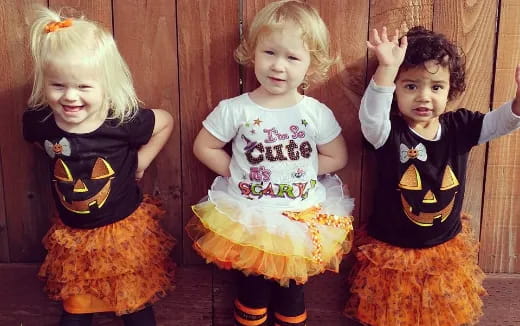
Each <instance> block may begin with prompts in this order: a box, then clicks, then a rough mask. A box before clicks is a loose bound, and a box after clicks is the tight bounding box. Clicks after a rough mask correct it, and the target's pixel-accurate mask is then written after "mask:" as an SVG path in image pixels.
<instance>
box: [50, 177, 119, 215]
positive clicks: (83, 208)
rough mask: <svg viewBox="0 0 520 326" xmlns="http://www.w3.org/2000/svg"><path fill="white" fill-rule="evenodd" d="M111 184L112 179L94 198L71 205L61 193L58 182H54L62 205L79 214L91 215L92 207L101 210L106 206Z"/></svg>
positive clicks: (77, 201) (73, 202) (74, 202)
mask: <svg viewBox="0 0 520 326" xmlns="http://www.w3.org/2000/svg"><path fill="white" fill-rule="evenodd" d="M111 183H112V179H109V180H108V181H107V183H106V184H105V185H104V186H103V188H101V190H100V191H99V192H98V193H97V194H95V195H94V196H92V197H90V198H87V199H85V200H76V201H72V202H70V203H69V202H68V201H67V200H66V199H65V196H64V195H63V193H62V192H61V191H60V188H59V187H58V183H57V182H56V181H54V188H55V189H56V193H57V194H58V198H59V199H60V202H61V204H62V205H63V207H65V208H66V209H67V210H69V211H71V212H74V213H77V214H89V213H90V208H91V207H95V206H97V207H98V208H101V207H102V206H103V205H104V204H105V202H106V200H107V198H108V195H109V194H110V186H111Z"/></svg>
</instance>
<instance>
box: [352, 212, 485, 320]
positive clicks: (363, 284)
mask: <svg viewBox="0 0 520 326" xmlns="http://www.w3.org/2000/svg"><path fill="white" fill-rule="evenodd" d="M356 247H357V248H355V249H354V250H355V253H356V258H357V264H356V265H355V266H354V269H353V271H352V274H351V276H350V283H351V289H350V291H351V297H350V298H349V300H348V301H347V305H346V307H345V315H346V316H348V317H350V318H353V319H356V320H358V321H360V322H362V323H363V324H366V325H372V326H389V325H392V326H455V325H472V324H474V323H476V322H477V321H478V319H479V318H480V316H481V315H482V300H481V296H483V295H485V294H486V290H485V289H484V288H483V287H482V281H483V279H484V273H483V272H482V270H481V269H480V267H479V266H478V265H477V253H478V243H477V242H476V241H475V240H474V238H473V236H472V234H471V230H470V228H469V223H468V222H467V221H466V220H465V219H464V220H463V230H462V232H461V233H459V234H458V235H457V236H456V237H455V238H453V239H451V240H449V241H447V242H446V243H443V244H441V245H438V246H435V247H431V248H424V249H410V248H400V247H395V246H392V245H389V244H387V243H384V242H381V241H378V240H375V239H373V238H371V237H369V236H367V235H366V234H362V235H361V236H359V237H358V236H357V235H356Z"/></svg>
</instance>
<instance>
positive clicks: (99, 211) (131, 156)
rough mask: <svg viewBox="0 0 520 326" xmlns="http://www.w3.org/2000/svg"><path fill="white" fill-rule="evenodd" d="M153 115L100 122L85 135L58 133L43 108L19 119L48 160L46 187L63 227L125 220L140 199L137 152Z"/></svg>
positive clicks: (150, 128)
mask: <svg viewBox="0 0 520 326" xmlns="http://www.w3.org/2000/svg"><path fill="white" fill-rule="evenodd" d="M154 124H155V116H154V113H153V111H151V110H146V109H139V111H138V113H137V115H136V116H135V118H134V119H132V120H131V121H129V122H126V123H124V124H120V125H118V124H117V121H115V120H106V121H105V122H104V123H103V124H102V125H101V126H100V127H99V128H98V129H96V130H95V131H92V132H89V133H85V134H74V133H68V132H65V131H63V130H61V129H60V128H59V127H58V126H57V125H56V122H55V120H54V117H53V116H52V111H51V110H50V109H49V108H45V109H42V110H28V111H26V112H25V113H24V115H23V134H24V138H25V139H26V140H27V141H29V142H33V143H34V142H36V143H39V144H40V145H41V146H42V147H43V148H44V149H45V152H46V153H47V154H48V156H49V157H50V165H49V168H50V175H51V180H50V181H51V187H52V193H53V196H54V200H55V203H56V207H57V209H58V212H59V215H60V218H61V220H62V221H63V223H65V224H66V225H68V226H71V227H75V228H96V227H100V226H103V225H107V224H110V223H113V222H116V221H119V220H121V219H123V218H125V217H126V216H128V215H130V214H131V213H132V212H133V211H134V210H135V209H136V208H137V207H138V206H139V204H140V202H141V200H142V194H141V191H140V189H139V187H138V185H137V183H136V181H135V171H136V168H137V151H138V149H139V147H140V146H141V145H144V144H146V143H147V142H148V140H149V139H150V137H151V135H152V132H153V128H154Z"/></svg>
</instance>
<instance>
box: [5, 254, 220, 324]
mask: <svg viewBox="0 0 520 326" xmlns="http://www.w3.org/2000/svg"><path fill="white" fill-rule="evenodd" d="M37 272H38V265H36V264H0V293H2V295H1V296H0V303H1V305H0V325H28V326H30V325H42V326H53V325H57V324H58V320H59V318H60V315H61V311H62V308H61V304H60V303H58V302H54V301H51V300H50V299H48V298H47V296H46V295H45V294H44V293H43V291H42V287H43V283H42V282H40V281H39V280H38V279H37V278H36V274H37ZM176 276H177V287H176V289H175V290H174V291H173V292H172V293H170V294H169V295H167V296H166V297H165V298H163V299H162V300H160V301H159V302H158V303H157V304H155V305H154V311H155V316H156V319H157V325H159V326H166V325H185V326H190V325H194V326H195V325H200V326H210V325H213V323H212V310H211V306H212V292H211V290H212V289H211V286H212V284H211V268H208V267H207V266H190V267H184V268H179V269H178V270H177V275H176ZM93 325H94V326H96V325H97V326H101V325H104V326H115V325H118V326H122V325H123V323H122V321H121V319H120V318H118V317H116V316H114V315H113V314H112V313H103V314H96V316H95V318H94V322H93Z"/></svg>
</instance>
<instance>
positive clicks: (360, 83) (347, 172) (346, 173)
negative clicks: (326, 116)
mask: <svg viewBox="0 0 520 326" xmlns="http://www.w3.org/2000/svg"><path fill="white" fill-rule="evenodd" d="M307 2H308V3H309V4H310V5H312V6H314V7H315V8H316V9H317V10H318V11H319V13H320V15H321V16H322V18H323V20H324V21H325V23H326V24H327V27H328V29H329V32H330V36H331V49H332V53H333V54H335V55H338V56H339V62H338V64H337V65H335V66H333V67H332V69H331V71H330V73H329V80H327V81H326V82H323V83H320V84H317V85H311V88H310V89H309V91H308V92H307V93H308V95H310V96H313V97H315V98H317V99H318V100H319V101H321V102H324V103H325V104H326V105H327V106H328V107H329V108H331V110H332V111H334V114H335V116H336V119H337V120H338V122H339V124H340V125H341V126H342V128H343V136H344V137H345V140H346V142H347V147H348V153H349V159H348V164H347V167H346V168H344V169H343V170H341V171H338V175H340V177H341V178H342V180H343V182H344V183H345V184H346V185H347V186H348V188H349V192H350V195H351V196H352V197H354V198H355V199H356V200H357V199H359V198H360V197H361V194H360V188H361V186H360V184H361V174H360V173H359V171H361V159H362V137H361V131H360V124H359V120H358V110H359V103H360V101H361V96H362V94H363V90H364V84H365V75H366V45H365V40H366V39H367V30H368V21H367V20H366V18H365V17H367V16H368V9H369V7H368V3H367V1H363V0H356V1H349V2H348V3H347V2H334V3H332V2H328V1H319V0H307ZM359 212H360V210H359V205H358V203H356V207H355V210H354V212H353V215H354V216H355V217H356V219H357V218H358V217H359Z"/></svg>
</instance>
